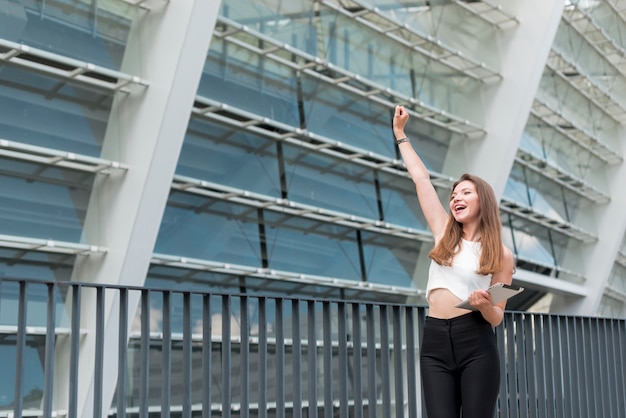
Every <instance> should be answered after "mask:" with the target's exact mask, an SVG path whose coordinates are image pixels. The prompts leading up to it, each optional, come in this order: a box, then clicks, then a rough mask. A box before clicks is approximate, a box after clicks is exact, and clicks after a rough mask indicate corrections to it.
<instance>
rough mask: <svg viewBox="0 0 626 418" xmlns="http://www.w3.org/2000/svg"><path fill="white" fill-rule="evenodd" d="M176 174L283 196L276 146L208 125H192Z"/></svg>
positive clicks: (249, 134) (244, 133)
mask: <svg viewBox="0 0 626 418" xmlns="http://www.w3.org/2000/svg"><path fill="white" fill-rule="evenodd" d="M176 174H180V175H183V176H188V177H193V178H197V179H201V180H207V181H211V182H215V183H220V184H223V185H226V186H230V187H235V188H239V189H244V190H249V191H252V192H255V193H260V194H264V195H268V196H275V197H279V196H280V195H281V193H280V180H279V170H278V160H277V156H276V143H275V142H274V141H272V140H268V139H266V138H264V137H262V136H259V135H255V134H254V133H252V132H247V131H240V130H234V129H231V128H228V127H225V126H222V125H220V124H216V123H212V122H209V121H203V120H199V119H192V120H191V121H190V123H189V127H188V129H187V135H186V136H185V141H184V142H183V148H182V150H181V153H180V158H179V161H178V167H177V168H176Z"/></svg>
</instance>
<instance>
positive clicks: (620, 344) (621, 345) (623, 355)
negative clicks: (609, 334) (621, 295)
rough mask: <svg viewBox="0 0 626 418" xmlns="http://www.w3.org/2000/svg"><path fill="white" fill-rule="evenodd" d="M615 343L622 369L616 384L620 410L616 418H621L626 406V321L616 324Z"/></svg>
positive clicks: (624, 413) (625, 411) (625, 413)
mask: <svg viewBox="0 0 626 418" xmlns="http://www.w3.org/2000/svg"><path fill="white" fill-rule="evenodd" d="M616 341H617V347H616V350H615V351H616V353H618V355H619V358H620V361H621V363H622V367H620V368H619V372H618V384H617V388H616V389H617V390H618V396H617V399H619V400H620V401H619V403H618V406H621V408H618V413H617V416H618V417H623V416H626V404H625V402H624V400H625V399H626V365H625V364H624V362H626V320H624V319H622V320H620V321H619V322H618V324H617V338H616ZM619 390H621V392H622V393H621V394H619Z"/></svg>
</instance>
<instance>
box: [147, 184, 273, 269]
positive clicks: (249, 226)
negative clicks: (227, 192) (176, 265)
mask: <svg viewBox="0 0 626 418" xmlns="http://www.w3.org/2000/svg"><path fill="white" fill-rule="evenodd" d="M258 222H259V221H258V218H257V212H256V209H254V208H250V207H247V206H240V205H235V204H230V203H227V202H223V201H219V200H212V199H207V198H205V197H202V196H196V195H191V194H186V193H179V192H175V191H174V192H172V194H171V195H170V198H169V200H168V203H167V207H166V208H165V213H164V214H163V219H162V221H161V227H160V229H159V235H158V237H157V242H156V245H155V250H154V252H156V253H161V254H169V255H179V256H184V257H190V258H198V259H204V260H219V261H222V262H226V263H235V264H244V265H250V266H260V265H261V259H260V243H259V228H258Z"/></svg>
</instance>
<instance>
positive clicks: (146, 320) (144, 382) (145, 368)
mask: <svg viewBox="0 0 626 418" xmlns="http://www.w3.org/2000/svg"><path fill="white" fill-rule="evenodd" d="M140 353H141V359H140V363H141V366H140V370H139V417H140V418H148V415H149V411H148V400H149V398H148V396H149V393H148V391H149V384H150V290H148V289H143V290H142V291H141V343H140Z"/></svg>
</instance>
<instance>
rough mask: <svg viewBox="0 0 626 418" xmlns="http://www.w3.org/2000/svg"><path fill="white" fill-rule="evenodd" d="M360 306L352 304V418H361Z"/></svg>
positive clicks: (361, 343) (361, 355)
mask: <svg viewBox="0 0 626 418" xmlns="http://www.w3.org/2000/svg"><path fill="white" fill-rule="evenodd" d="M361 339H362V336H361V304H360V303H353V304H352V347H353V348H352V353H353V354H352V379H351V381H352V388H353V389H352V394H353V395H352V396H353V397H354V418H363V382H362V367H363V365H362V359H363V342H362V341H361Z"/></svg>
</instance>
